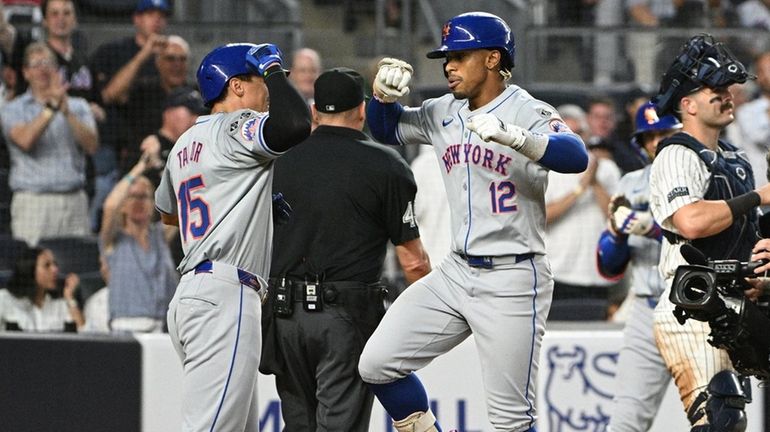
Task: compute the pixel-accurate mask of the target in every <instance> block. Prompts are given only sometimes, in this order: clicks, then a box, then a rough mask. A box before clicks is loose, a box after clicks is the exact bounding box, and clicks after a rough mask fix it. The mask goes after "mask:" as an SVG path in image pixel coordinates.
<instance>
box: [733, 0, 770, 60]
mask: <svg viewBox="0 0 770 432" xmlns="http://www.w3.org/2000/svg"><path fill="white" fill-rule="evenodd" d="M736 15H737V18H738V23H739V24H740V25H741V26H742V27H746V28H752V29H761V30H765V31H770V0H746V1H744V2H742V3H740V4H739V5H738V6H737V7H736ZM742 42H743V43H744V44H745V45H747V46H749V50H750V51H752V52H753V53H755V54H758V53H761V52H763V51H765V50H767V49H770V44H768V38H767V37H752V38H750V39H749V38H744V39H743V41H742Z"/></svg>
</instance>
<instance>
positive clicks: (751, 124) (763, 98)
mask: <svg viewBox="0 0 770 432" xmlns="http://www.w3.org/2000/svg"><path fill="white" fill-rule="evenodd" d="M754 72H755V73H756V74H757V80H756V85H757V87H758V88H759V97H757V98H756V99H754V100H753V101H751V102H746V103H745V104H743V105H742V106H740V107H738V108H736V109H735V120H736V122H735V123H737V126H738V131H739V132H738V133H739V134H740V139H739V140H737V141H734V142H735V143H736V145H738V146H740V147H741V149H743V151H745V152H746V156H747V157H748V159H749V163H751V167H752V168H753V170H754V182H755V184H756V186H757V187H761V186H763V185H765V184H767V176H766V174H765V173H766V171H767V161H766V160H765V154H766V153H767V151H768V150H770V51H768V52H764V53H762V54H761V55H760V56H759V57H757V59H756V60H755V61H754ZM733 104H735V102H734V101H733Z"/></svg>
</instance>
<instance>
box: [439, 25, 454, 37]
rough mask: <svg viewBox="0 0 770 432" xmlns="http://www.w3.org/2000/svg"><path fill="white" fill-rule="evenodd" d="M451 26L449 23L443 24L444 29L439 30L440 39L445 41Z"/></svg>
mask: <svg viewBox="0 0 770 432" xmlns="http://www.w3.org/2000/svg"><path fill="white" fill-rule="evenodd" d="M451 28H452V27H451V26H450V25H449V23H446V24H444V27H442V28H441V39H444V40H446V38H447V36H449V30H451Z"/></svg>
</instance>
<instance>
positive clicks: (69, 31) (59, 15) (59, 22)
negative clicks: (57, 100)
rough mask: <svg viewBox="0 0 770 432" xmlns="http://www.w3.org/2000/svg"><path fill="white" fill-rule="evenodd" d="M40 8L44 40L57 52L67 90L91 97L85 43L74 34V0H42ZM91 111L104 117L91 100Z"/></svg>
mask: <svg viewBox="0 0 770 432" xmlns="http://www.w3.org/2000/svg"><path fill="white" fill-rule="evenodd" d="M40 8H41V9H42V12H43V28H44V29H45V32H46V38H45V43H46V44H48V47H49V48H51V51H53V53H54V55H56V61H57V63H58V64H59V73H61V74H62V76H63V77H64V83H65V84H67V85H68V86H69V90H68V92H69V94H70V95H71V96H78V97H82V98H83V99H86V100H88V101H92V100H93V98H94V94H93V78H92V77H91V69H90V68H89V67H88V59H87V54H88V47H87V46H84V41H85V40H84V39H83V38H77V39H76V38H75V31H76V29H77V25H78V21H77V16H76V15H75V3H74V0H43V2H42V3H41V5H40ZM76 41H77V42H78V44H77V45H76V44H75V42H76ZM92 111H93V112H94V117H95V118H96V119H97V121H101V120H103V119H104V110H102V109H101V108H99V106H98V105H96V104H92Z"/></svg>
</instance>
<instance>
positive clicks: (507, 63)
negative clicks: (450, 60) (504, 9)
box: [427, 12, 516, 71]
mask: <svg viewBox="0 0 770 432" xmlns="http://www.w3.org/2000/svg"><path fill="white" fill-rule="evenodd" d="M480 48H486V49H494V48H497V49H499V50H500V54H501V57H502V59H503V60H502V66H503V68H505V69H506V70H508V71H510V70H511V69H513V64H514V62H513V59H514V53H515V48H516V45H515V43H514V40H513V33H512V32H511V28H510V27H508V24H506V23H505V21H503V20H502V19H501V18H500V17H498V16H497V15H493V14H490V13H486V12H469V13H464V14H461V15H457V16H456V17H454V18H452V19H450V20H449V21H447V23H446V24H444V28H443V29H442V30H441V46H440V47H438V48H436V49H434V50H433V51H431V52H429V53H428V54H427V56H428V58H432V59H435V58H442V57H446V54H447V52H450V51H465V50H474V49H480Z"/></svg>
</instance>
